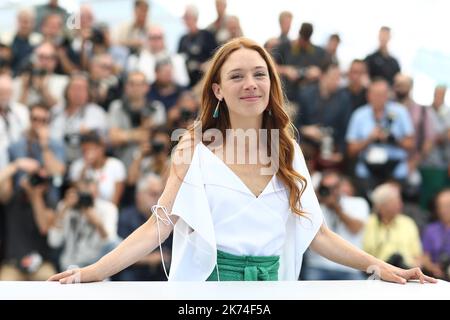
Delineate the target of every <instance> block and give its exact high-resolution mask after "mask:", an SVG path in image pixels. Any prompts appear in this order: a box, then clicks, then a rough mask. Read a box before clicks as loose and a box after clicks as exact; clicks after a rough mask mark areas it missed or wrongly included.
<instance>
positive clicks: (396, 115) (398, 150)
mask: <svg viewBox="0 0 450 320" xmlns="http://www.w3.org/2000/svg"><path fill="white" fill-rule="evenodd" d="M388 99H389V85H388V83H387V82H386V80H375V81H374V82H372V83H371V84H370V86H369V89H368V95H367V100H368V104H367V105H365V106H362V107H360V108H358V109H357V110H356V111H355V112H354V113H353V114H352V117H351V119H350V123H349V126H348V130H347V135H346V140H347V143H348V154H349V156H350V157H357V158H358V160H357V164H356V168H355V174H356V176H357V177H358V178H359V179H360V183H361V185H362V186H363V187H364V189H365V191H366V192H367V191H369V190H372V189H373V188H374V187H375V186H377V185H378V184H380V183H383V182H385V181H387V180H388V179H391V178H394V179H396V180H399V181H400V182H404V181H405V180H406V178H407V176H408V152H409V151H410V150H412V148H414V139H413V135H414V128H413V125H412V121H411V117H410V115H409V113H408V111H407V110H406V109H405V108H404V107H403V106H402V105H399V104H397V103H395V102H389V101H388Z"/></svg>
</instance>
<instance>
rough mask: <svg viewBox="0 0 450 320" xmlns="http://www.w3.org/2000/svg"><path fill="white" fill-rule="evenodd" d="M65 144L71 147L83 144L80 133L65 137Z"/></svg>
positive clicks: (69, 134)
mask: <svg viewBox="0 0 450 320" xmlns="http://www.w3.org/2000/svg"><path fill="white" fill-rule="evenodd" d="M64 142H65V143H66V144H68V145H71V146H78V145H79V144H80V142H81V135H80V134H78V133H68V134H65V135H64Z"/></svg>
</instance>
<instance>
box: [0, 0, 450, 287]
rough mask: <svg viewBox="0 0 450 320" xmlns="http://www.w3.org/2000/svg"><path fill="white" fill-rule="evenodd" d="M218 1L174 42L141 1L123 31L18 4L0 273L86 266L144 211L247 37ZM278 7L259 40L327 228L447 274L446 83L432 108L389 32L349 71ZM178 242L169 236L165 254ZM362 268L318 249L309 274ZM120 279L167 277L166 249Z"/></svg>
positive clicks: (3, 85)
mask: <svg viewBox="0 0 450 320" xmlns="http://www.w3.org/2000/svg"><path fill="white" fill-rule="evenodd" d="M211 1H213V0H211ZM213 2H215V7H216V13H210V15H211V23H210V24H209V25H208V27H207V28H204V29H202V28H200V27H199V26H198V18H199V10H198V8H197V7H195V6H194V5H188V6H186V7H185V8H184V14H183V16H182V18H181V19H182V21H183V23H184V24H185V27H186V29H185V30H186V32H185V34H184V35H182V36H181V37H180V38H179V39H177V44H176V45H175V46H173V45H171V44H168V43H167V41H166V31H165V29H164V28H162V27H161V26H159V25H157V24H154V23H152V21H151V20H150V19H149V15H150V12H151V10H152V7H151V4H150V3H149V2H147V1H145V0H136V1H129V5H130V7H132V8H133V12H134V15H133V17H131V18H130V20H129V21H128V22H126V23H124V24H120V25H109V24H106V23H104V22H102V21H100V20H98V19H97V18H96V15H95V12H94V10H93V9H92V8H91V7H90V6H89V5H88V4H83V5H81V6H80V7H79V12H78V13H77V16H75V17H74V16H73V15H69V13H68V12H67V11H66V10H65V9H64V8H63V7H62V6H61V5H62V4H61V3H58V1H57V0H51V1H47V2H45V3H43V4H41V5H37V6H33V7H21V8H18V9H17V12H15V14H16V25H15V26H11V27H10V28H9V29H8V30H0V115H1V117H0V202H1V207H0V280H45V279H47V278H48V277H49V276H50V275H52V274H53V273H54V272H56V271H59V270H64V269H67V268H69V267H71V266H85V265H87V264H90V263H92V262H94V261H96V260H97V259H98V258H99V257H101V256H102V255H103V254H105V253H106V252H108V251H109V250H111V249H112V248H114V247H115V246H116V245H117V244H118V243H119V242H120V240H121V239H122V238H124V237H126V236H128V235H129V234H130V233H132V232H133V231H134V230H135V229H136V228H137V227H139V226H140V225H141V224H142V223H143V222H144V221H145V220H146V219H147V218H148V217H149V214H150V210H149V208H150V207H151V206H152V205H154V204H156V202H157V200H158V198H159V196H160V194H161V192H162V190H163V188H164V185H165V182H166V179H167V175H168V168H169V165H170V152H171V150H172V148H173V147H174V144H175V142H174V141H173V139H171V136H172V133H173V132H174V130H175V129H179V128H187V127H188V126H189V125H190V124H192V122H193V121H194V120H195V118H196V116H197V114H198V112H199V107H200V96H199V93H200V87H201V77H202V74H203V72H204V71H205V70H206V69H207V68H208V60H209V59H210V58H211V56H212V55H213V53H214V51H215V50H216V48H217V47H218V46H220V45H221V44H223V43H226V42H227V41H229V40H230V39H233V38H235V37H240V36H245V33H244V32H243V30H242V28H241V25H240V19H239V16H237V15H229V14H228V13H227V2H226V0H216V1H213ZM274 14H278V22H279V25H278V26H274V28H279V29H278V30H279V36H278V37H273V38H268V39H266V41H265V42H264V47H265V48H266V49H267V50H268V51H269V52H270V53H271V54H272V56H273V58H274V60H275V61H276V63H277V71H278V72H279V74H280V76H281V78H282V80H283V85H284V88H285V92H286V108H287V111H288V113H289V114H290V115H291V118H292V120H293V122H294V124H295V126H296V128H297V129H298V131H299V137H300V144H301V146H302V150H303V152H304V155H305V158H306V160H307V164H308V166H309V169H310V172H311V175H312V178H313V183H314V187H315V188H316V191H317V194H318V197H319V201H320V203H321V205H322V209H323V212H324V215H325V220H326V223H327V225H328V226H329V227H330V228H331V229H332V230H333V231H335V232H336V233H338V234H339V235H341V236H342V237H344V238H345V239H347V240H348V241H350V242H352V243H353V244H354V245H356V246H358V247H360V248H362V249H363V250H365V251H367V252H369V253H370V254H372V255H375V256H377V257H378V258H381V259H383V260H385V261H389V262H390V263H392V264H395V265H397V266H401V267H413V266H420V267H422V268H423V269H424V271H425V272H426V273H428V274H430V275H433V276H435V277H438V278H442V279H449V274H450V189H448V188H449V186H450V178H449V174H450V166H449V163H450V162H449V159H450V106H448V105H446V103H445V95H446V91H447V87H446V86H445V85H444V84H442V85H441V84H439V85H437V86H436V87H435V89H434V91H430V92H429V95H430V100H432V103H431V104H427V105H423V104H420V103H418V102H416V101H415V100H414V98H413V95H412V90H413V86H414V79H413V77H412V76H411V75H409V74H407V73H404V72H402V65H401V61H399V60H398V59H397V58H396V57H395V56H393V54H392V53H391V51H390V49H389V42H390V38H391V32H392V31H391V29H390V28H389V26H380V28H379V34H378V39H377V38H374V39H373V42H374V43H377V46H378V47H377V49H376V50H375V51H373V52H370V51H368V52H367V54H366V55H365V56H361V57H354V59H353V60H352V61H351V63H350V64H349V66H348V67H346V68H345V69H344V68H343V67H342V66H341V65H342V64H341V63H340V61H339V54H338V49H339V45H340V42H341V37H340V35H339V34H338V33H335V34H330V35H329V37H328V40H327V42H326V43H325V44H324V45H319V44H316V43H314V42H313V41H312V35H313V33H314V25H313V24H312V23H309V22H302V23H301V24H300V25H298V26H297V25H293V24H292V21H293V17H294V15H295V14H296V12H290V11H282V12H280V13H275V12H274ZM291 28H293V29H296V30H298V32H297V31H296V34H297V36H296V37H295V38H291V37H290V36H289V34H290V33H292V32H291ZM171 47H176V50H171V49H169V48H171ZM170 250H171V242H170V240H169V241H168V242H167V243H165V244H164V248H163V253H164V255H163V257H164V260H165V261H166V263H167V264H170ZM363 277H364V276H363V274H362V273H360V272H357V271H354V270H351V269H349V268H346V267H343V266H340V265H337V264H334V263H332V262H330V261H328V260H326V259H324V258H322V257H320V256H318V255H316V254H315V253H314V252H307V254H306V257H305V267H304V268H303V270H302V274H301V278H302V279H309V280H332V279H363ZM112 280H128V281H131V280H165V276H164V273H163V271H162V267H161V255H160V252H159V251H155V252H152V253H150V254H149V255H148V256H146V257H145V258H144V259H142V260H141V261H139V262H138V263H136V264H135V265H133V266H131V267H129V268H127V269H126V270H124V271H122V272H121V273H119V274H118V275H116V276H114V277H113V278H112Z"/></svg>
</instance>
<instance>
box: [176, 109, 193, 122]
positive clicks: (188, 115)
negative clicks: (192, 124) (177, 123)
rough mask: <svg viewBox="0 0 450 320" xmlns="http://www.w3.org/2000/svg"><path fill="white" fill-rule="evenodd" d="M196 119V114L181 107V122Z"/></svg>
mask: <svg viewBox="0 0 450 320" xmlns="http://www.w3.org/2000/svg"><path fill="white" fill-rule="evenodd" d="M194 118H195V112H192V111H190V110H189V109H187V108H184V107H181V111H180V120H181V121H189V120H191V119H194Z"/></svg>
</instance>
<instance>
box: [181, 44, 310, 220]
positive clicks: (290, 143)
mask: <svg viewBox="0 0 450 320" xmlns="http://www.w3.org/2000/svg"><path fill="white" fill-rule="evenodd" d="M240 48H247V49H251V50H255V51H257V52H258V53H259V54H260V56H261V57H262V58H263V59H264V61H265V62H266V63H267V68H268V72H269V77H270V83H271V85H270V94H269V103H268V108H266V110H265V111H264V113H263V121H262V129H267V131H268V139H267V150H272V149H271V143H272V137H271V129H278V130H279V131H278V132H279V148H278V154H271V155H270V157H278V164H279V169H278V172H277V173H276V174H277V176H278V178H279V179H280V180H281V181H282V182H283V183H284V185H285V186H286V188H287V189H288V191H289V206H290V208H291V210H292V212H294V213H295V214H298V215H300V216H304V215H305V213H304V211H302V209H301V203H300V198H301V195H302V194H303V192H304V190H305V188H306V184H307V182H306V179H305V178H304V177H303V176H302V175H300V174H299V173H297V172H296V171H295V170H294V169H293V166H292V163H293V159H294V154H295V151H294V132H295V131H296V129H295V126H294V125H293V124H292V122H291V120H290V119H289V116H288V114H287V113H286V111H285V107H284V101H285V96H284V94H283V90H282V87H281V81H280V78H279V76H278V73H277V72H276V68H275V64H274V62H273V60H272V57H271V56H270V54H269V53H268V52H267V51H266V50H265V49H264V48H263V47H261V46H260V45H258V44H257V43H256V42H254V41H253V40H250V39H248V38H243V37H241V38H236V39H233V40H231V41H229V42H227V43H226V44H224V45H223V46H222V47H220V48H219V49H218V50H217V51H216V53H215V54H214V57H213V58H212V59H211V62H210V66H209V68H208V71H207V72H206V73H205V75H204V76H203V78H202V88H203V89H202V96H201V110H200V115H199V118H198V119H197V121H196V123H195V125H194V126H192V127H191V128H189V134H190V137H192V138H193V137H194V131H195V129H196V127H197V125H199V126H201V130H202V138H201V139H202V142H203V133H204V132H205V131H206V130H208V129H211V128H215V129H218V130H220V131H221V133H222V136H223V137H225V136H226V135H225V132H226V131H225V130H226V129H230V128H231V125H230V118H229V113H228V109H227V108H225V107H224V106H223V105H222V106H221V109H220V116H219V117H218V118H213V113H214V109H215V107H216V105H217V102H218V100H217V98H216V96H215V95H214V92H213V89H212V85H213V83H218V84H220V83H221V79H220V71H221V68H222V66H223V64H224V63H225V61H226V60H227V59H228V57H229V56H230V55H231V54H232V53H233V52H234V51H236V50H238V49H240ZM221 103H222V104H224V105H226V104H225V103H224V101H222V102H221ZM269 108H270V110H271V115H269V112H268V110H269ZM299 185H300V188H299V187H298V186H299Z"/></svg>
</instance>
